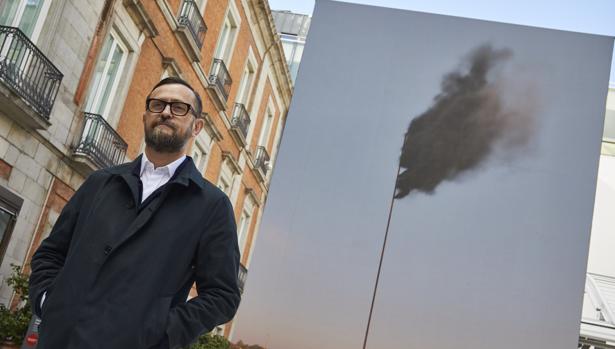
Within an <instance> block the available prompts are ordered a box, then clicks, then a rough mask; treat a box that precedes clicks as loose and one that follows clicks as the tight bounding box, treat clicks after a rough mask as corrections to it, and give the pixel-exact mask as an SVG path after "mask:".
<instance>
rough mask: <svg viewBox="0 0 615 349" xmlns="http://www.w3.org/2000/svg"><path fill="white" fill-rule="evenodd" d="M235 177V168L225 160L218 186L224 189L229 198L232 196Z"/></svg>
mask: <svg viewBox="0 0 615 349" xmlns="http://www.w3.org/2000/svg"><path fill="white" fill-rule="evenodd" d="M233 177H234V173H233V170H232V169H231V166H230V165H229V163H228V160H227V161H224V162H223V163H222V168H221V169H220V178H219V179H218V188H220V190H222V191H223V192H224V193H225V194H226V196H228V197H229V198H230V197H231V194H232V189H233V179H234V178H233Z"/></svg>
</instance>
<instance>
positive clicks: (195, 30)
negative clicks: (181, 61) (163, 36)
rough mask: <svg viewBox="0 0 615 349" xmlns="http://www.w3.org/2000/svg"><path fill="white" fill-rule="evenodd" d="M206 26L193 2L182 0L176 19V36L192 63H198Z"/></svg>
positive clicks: (191, 0)
mask: <svg viewBox="0 0 615 349" xmlns="http://www.w3.org/2000/svg"><path fill="white" fill-rule="evenodd" d="M206 32H207V26H206V25H205V21H204V20H203V16H201V10H200V9H199V6H198V5H197V4H196V2H195V1H194V0H184V1H183V2H182V5H181V8H180V10H179V16H178V17H177V34H178V36H179V38H180V40H182V43H183V44H184V45H183V46H184V48H185V49H186V52H187V53H188V55H189V56H190V58H191V59H192V60H193V61H196V62H198V61H200V58H201V48H202V47H203V41H204V40H205V33H206Z"/></svg>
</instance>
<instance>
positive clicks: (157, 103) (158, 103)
mask: <svg viewBox="0 0 615 349" xmlns="http://www.w3.org/2000/svg"><path fill="white" fill-rule="evenodd" d="M167 105H170V106H171V114H173V115H175V116H185V115H186V114H188V112H189V111H190V110H193V109H194V108H192V106H191V105H190V104H188V103H184V102H167V101H163V100H162V99H157V98H148V99H147V102H146V106H147V110H148V111H150V112H152V113H162V111H163V110H164V108H166V107H167Z"/></svg>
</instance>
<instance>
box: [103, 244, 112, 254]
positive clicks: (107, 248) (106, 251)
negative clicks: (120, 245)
mask: <svg viewBox="0 0 615 349" xmlns="http://www.w3.org/2000/svg"><path fill="white" fill-rule="evenodd" d="M112 249H113V247H111V246H109V245H107V246H105V254H109V253H110V252H111V250H112Z"/></svg>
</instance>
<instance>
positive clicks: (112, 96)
mask: <svg viewBox="0 0 615 349" xmlns="http://www.w3.org/2000/svg"><path fill="white" fill-rule="evenodd" d="M109 37H111V38H112V39H113V42H112V44H111V45H112V46H111V48H110V49H109V53H108V56H107V57H106V58H107V64H106V65H105V67H104V68H103V71H102V73H101V76H103V77H104V76H105V75H106V74H107V72H108V71H109V66H110V60H109V57H112V56H113V53H114V52H115V50H114V48H116V47H118V46H119V48H120V49H121V50H123V53H122V57H121V59H120V63H119V64H118V69H117V71H116V74H115V76H114V77H113V81H112V84H111V87H110V91H109V97H108V99H107V101H106V103H105V105H104V108H102V110H101V111H100V113H96V114H99V115H100V116H102V117H103V118H104V119H105V120H106V121H107V122H109V121H110V120H112V119H114V117H113V115H110V114H111V108H112V107H113V105H114V104H115V102H116V98H118V97H119V93H118V92H119V87H120V80H121V77H122V76H124V73H125V72H124V70H125V69H126V63H127V62H128V59H129V55H130V52H131V50H130V48H129V46H128V44H127V43H126V42H124V40H123V38H122V36H121V35H120V34H119V30H118V29H117V28H115V27H114V26H112V28H111V30H110V31H109V33H107V35H105V40H103V44H102V45H103V46H102V47H104V44H105V43H106V42H107V39H108V38H109ZM102 47H101V49H102ZM101 51H102V50H101ZM101 54H102V52H101ZM102 58H103V57H102V56H101V55H99V56H98V57H97V59H96V64H95V66H94V69H93V72H92V73H93V74H96V68H97V67H98V65H99V63H100V62H101V59H102ZM101 81H102V80H101ZM94 82H95V81H94V75H92V80H90V85H89V86H88V92H87V94H86V97H85V101H84V110H85V111H86V112H89V113H95V109H100V106H99V107H98V108H92V107H88V104H89V103H90V98H91V95H92V93H93V92H94V91H95V92H96V93H95V95H94V97H92V98H94V100H93V102H92V105H97V104H99V103H100V102H101V101H100V98H102V96H103V95H104V91H106V88H107V87H106V86H105V88H104V89H103V88H97V89H96V90H94V86H95V85H93V84H94ZM100 83H101V82H100V81H99V83H98V84H100Z"/></svg>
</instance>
